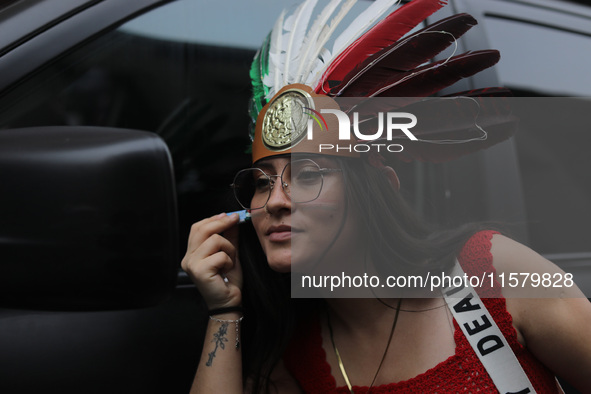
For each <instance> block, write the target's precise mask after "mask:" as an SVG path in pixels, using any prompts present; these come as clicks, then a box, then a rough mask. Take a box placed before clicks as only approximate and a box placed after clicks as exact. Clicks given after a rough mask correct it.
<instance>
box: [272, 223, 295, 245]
mask: <svg viewBox="0 0 591 394" xmlns="http://www.w3.org/2000/svg"><path fill="white" fill-rule="evenodd" d="M291 231H292V229H291V226H285V225H281V226H271V227H270V228H269V230H267V236H268V237H269V241H271V242H283V241H287V240H290V239H291Z"/></svg>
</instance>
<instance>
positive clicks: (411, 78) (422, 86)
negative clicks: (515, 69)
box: [369, 50, 500, 97]
mask: <svg viewBox="0 0 591 394" xmlns="http://www.w3.org/2000/svg"><path fill="white" fill-rule="evenodd" d="M499 59H500V54H499V51H495V50H484V51H473V52H472V51H471V52H466V53H463V54H461V55H458V56H454V57H452V58H451V59H449V60H441V61H438V62H436V63H432V64H429V65H425V66H423V67H419V68H417V69H415V70H411V71H406V72H395V73H393V74H391V76H390V78H389V79H388V80H386V81H385V82H382V84H381V85H382V86H378V87H377V88H375V89H374V90H372V91H371V92H370V93H369V96H379V97H388V96H393V97H396V96H398V97H426V96H430V95H432V94H434V93H436V92H438V91H440V90H441V89H443V88H445V87H448V86H451V85H453V84H454V83H456V82H457V81H459V80H460V79H462V78H467V77H470V76H472V75H474V74H476V73H478V72H480V71H482V70H485V69H487V68H489V67H491V66H493V65H495V64H496V63H497V62H498V61H499Z"/></svg>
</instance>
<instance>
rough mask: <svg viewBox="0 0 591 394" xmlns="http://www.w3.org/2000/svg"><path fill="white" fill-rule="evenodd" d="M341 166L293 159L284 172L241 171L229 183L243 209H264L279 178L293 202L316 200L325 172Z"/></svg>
mask: <svg viewBox="0 0 591 394" xmlns="http://www.w3.org/2000/svg"><path fill="white" fill-rule="evenodd" d="M340 171H342V170H341V169H338V168H320V166H319V165H318V164H317V163H316V162H314V161H312V160H310V159H301V160H293V161H291V162H289V163H287V164H286V165H285V167H284V168H283V171H281V175H269V174H267V173H265V172H264V171H263V170H261V169H260V168H247V169H245V170H241V171H239V172H238V173H237V174H236V176H235V177H234V182H233V183H232V184H231V185H230V186H231V187H232V189H234V196H235V197H236V200H237V201H238V203H239V204H240V205H241V206H242V207H243V208H244V209H249V210H253V209H261V208H264V207H265V205H267V202H268V201H269V199H270V198H271V192H272V191H273V187H274V186H275V182H276V181H277V179H278V180H279V181H280V184H281V188H282V189H283V192H284V193H285V194H286V195H287V196H288V197H289V198H290V199H291V201H292V202H294V203H304V202H310V201H314V200H316V199H317V198H318V196H319V195H320V192H321V191H322V186H323V184H324V175H325V174H329V173H334V172H340Z"/></svg>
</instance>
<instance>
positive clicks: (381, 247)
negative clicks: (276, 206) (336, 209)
mask: <svg viewBox="0 0 591 394" xmlns="http://www.w3.org/2000/svg"><path fill="white" fill-rule="evenodd" d="M336 160H337V162H338V163H339V165H340V167H341V168H342V170H343V177H344V183H345V192H346V201H347V204H346V205H347V206H348V207H349V208H350V209H356V210H358V212H360V215H359V217H360V218H361V226H363V227H364V230H365V233H369V234H372V236H371V237H368V238H367V240H366V241H367V248H368V251H369V253H370V256H369V257H370V258H371V260H372V261H378V262H380V261H381V262H389V264H390V265H392V262H394V264H396V265H397V267H394V268H395V269H398V272H405V273H424V272H426V271H427V270H433V269H445V268H446V267H449V266H451V264H452V263H453V261H454V258H455V256H456V255H457V254H458V253H459V251H460V250H461V248H462V246H463V245H464V243H465V242H466V241H467V240H468V239H469V237H470V236H471V235H472V234H474V233H475V232H477V231H479V230H481V229H483V228H484V227H485V226H484V225H481V224H471V225H465V226H462V227H460V228H456V229H451V230H444V231H442V230H435V229H434V227H432V226H430V225H427V224H426V223H425V222H423V221H422V220H420V219H419V218H418V217H417V215H416V214H415V213H414V212H413V210H412V209H411V208H410V207H409V205H408V204H407V203H406V202H405V201H404V199H403V198H402V196H401V195H400V193H399V192H398V190H396V189H395V188H394V187H393V186H392V184H391V183H390V181H389V180H388V178H387V177H386V176H384V173H383V170H382V169H379V168H375V167H373V166H371V165H369V164H368V163H367V162H366V160H360V159H342V158H339V159H336ZM487 228H488V227H487ZM239 255H240V261H241V264H242V269H243V273H244V289H243V303H244V311H245V312H244V313H245V319H244V323H243V330H242V333H243V341H242V342H243V344H244V345H243V375H244V376H243V377H244V381H245V382H249V391H251V392H254V393H259V392H268V391H269V388H270V385H271V384H272V382H271V381H270V375H271V373H272V370H273V368H274V367H275V365H277V363H278V362H279V361H280V359H281V357H282V355H283V352H284V350H285V348H286V346H287V344H288V343H289V341H290V338H291V335H292V333H293V330H294V327H295V323H296V322H297V321H300V320H301V319H307V318H308V317H309V316H310V315H311V314H315V313H317V309H318V307H319V304H320V303H319V302H318V300H310V299H292V298H291V297H290V277H289V274H280V273H277V272H274V271H272V270H271V269H270V268H269V266H268V264H267V260H266V257H265V255H264V253H263V250H262V248H261V246H260V243H259V240H258V238H257V235H256V233H255V231H254V228H253V226H252V225H251V224H247V225H245V226H241V233H240V244H239ZM245 384H246V383H245Z"/></svg>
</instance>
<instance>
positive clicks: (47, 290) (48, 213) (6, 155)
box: [0, 126, 179, 310]
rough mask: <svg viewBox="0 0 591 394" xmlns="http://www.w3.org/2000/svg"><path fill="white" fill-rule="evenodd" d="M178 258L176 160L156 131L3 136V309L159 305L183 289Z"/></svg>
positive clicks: (33, 131)
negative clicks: (176, 288)
mask: <svg viewBox="0 0 591 394" xmlns="http://www.w3.org/2000/svg"><path fill="white" fill-rule="evenodd" d="M178 261H179V260H178V217H177V207H176V194H175V181H174V174H173V169H172V161H171V158H170V153H169V152H168V149H167V147H166V145H165V143H164V142H163V141H162V140H161V139H160V138H159V137H158V136H157V135H155V134H152V133H148V132H143V131H136V130H123V129H111V128H101V127H72V126H63V127H61V126H60V127H37V128H25V129H13V130H1V131H0V306H2V307H18V308H35V309H58V310H80V309H83V310H90V309H92V310H101V309H123V308H135V307H143V306H149V305H154V304H156V303H158V302H160V301H162V300H163V299H165V298H166V297H167V296H168V295H169V294H170V293H171V292H172V290H173V289H174V285H175V280H176V272H177V269H178Z"/></svg>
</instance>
